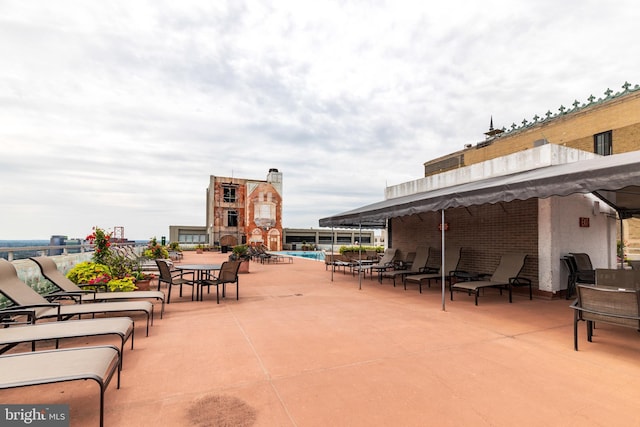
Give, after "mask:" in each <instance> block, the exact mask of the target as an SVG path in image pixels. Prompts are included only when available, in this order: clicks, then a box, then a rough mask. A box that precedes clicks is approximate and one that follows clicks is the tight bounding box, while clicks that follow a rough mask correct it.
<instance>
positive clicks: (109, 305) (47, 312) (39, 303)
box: [0, 259, 153, 336]
mask: <svg viewBox="0 0 640 427" xmlns="http://www.w3.org/2000/svg"><path fill="white" fill-rule="evenodd" d="M0 293H2V294H3V295H4V296H6V297H7V298H8V299H9V300H11V301H12V302H13V304H15V305H13V306H10V307H9V308H8V310H16V309H22V310H32V311H33V316H34V322H35V321H38V320H40V319H57V320H68V319H71V318H73V317H76V316H78V317H80V316H82V315H91V316H92V317H93V316H95V315H96V314H107V313H108V314H114V313H118V314H122V313H138V314H143V315H145V317H146V326H147V328H146V330H147V336H148V335H149V325H150V324H153V304H152V303H151V302H149V301H121V302H99V303H98V302H96V303H89V304H79V303H76V304H60V303H58V302H50V301H48V300H47V299H46V298H44V297H43V296H42V295H40V294H39V293H37V292H36V291H34V290H33V289H31V287H30V286H29V285H27V284H26V283H24V282H23V281H21V280H20V278H19V277H18V274H17V272H16V269H15V267H14V266H13V264H12V263H10V262H9V261H7V260H4V259H0ZM2 313H3V310H0V316H1V315H2Z"/></svg>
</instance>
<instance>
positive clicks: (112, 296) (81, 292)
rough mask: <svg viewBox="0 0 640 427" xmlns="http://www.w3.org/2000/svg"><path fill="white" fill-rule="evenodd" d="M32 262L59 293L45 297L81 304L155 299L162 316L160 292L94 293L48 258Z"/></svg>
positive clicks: (39, 258)
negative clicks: (66, 274) (80, 284)
mask: <svg viewBox="0 0 640 427" xmlns="http://www.w3.org/2000/svg"><path fill="white" fill-rule="evenodd" d="M30 259H31V260H32V261H33V262H35V263H36V264H38V267H40V272H42V275H43V276H44V278H45V279H47V280H48V281H50V282H51V283H52V284H53V285H55V286H57V287H58V288H59V289H60V291H61V292H54V293H52V294H49V295H47V297H50V296H51V297H53V296H56V295H59V296H61V297H63V296H70V297H75V298H79V299H80V302H81V303H85V302H97V301H122V300H134V299H155V300H157V301H160V302H161V303H162V306H161V307H162V308H161V309H160V318H161V319H162V315H163V314H164V292H161V291H135V292H96V291H94V290H90V289H82V288H81V287H79V286H78V285H76V284H75V283H73V282H72V281H71V280H69V279H68V278H66V277H65V275H64V274H62V273H61V272H60V271H59V270H58V267H57V266H56V263H55V261H53V259H51V258H49V257H45V256H40V257H31V258H30Z"/></svg>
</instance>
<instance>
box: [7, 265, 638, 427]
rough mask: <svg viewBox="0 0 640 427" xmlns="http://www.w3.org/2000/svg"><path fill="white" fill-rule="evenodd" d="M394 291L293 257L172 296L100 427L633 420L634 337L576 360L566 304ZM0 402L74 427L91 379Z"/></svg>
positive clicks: (607, 342)
mask: <svg viewBox="0 0 640 427" xmlns="http://www.w3.org/2000/svg"><path fill="white" fill-rule="evenodd" d="M224 259H226V254H219V253H204V254H195V253H187V254H186V256H185V259H184V260H183V262H182V263H183V264H186V263H195V262H197V263H205V262H211V263H219V262H221V261H223V260H224ZM391 283H392V282H391V281H389V280H386V281H385V282H384V283H383V284H379V283H378V282H377V281H376V280H369V278H368V277H367V278H366V279H364V280H363V281H362V290H358V278H357V276H356V277H352V276H351V275H350V274H343V273H342V272H336V273H334V281H333V282H332V281H331V272H330V271H325V266H324V263H322V262H317V261H312V260H305V259H301V258H296V259H295V261H294V263H293V264H264V265H263V264H259V263H256V262H252V263H251V272H250V273H249V274H245V275H242V276H241V279H240V299H239V300H238V301H236V300H235V292H234V290H233V289H231V290H230V291H229V290H228V294H227V298H226V299H224V300H222V301H221V303H220V304H219V305H218V304H216V302H215V295H213V294H212V295H206V294H205V296H204V299H205V300H204V301H203V302H192V301H191V296H190V290H187V292H186V294H185V296H184V297H183V298H177V292H175V293H174V294H173V295H172V297H173V298H172V302H171V304H169V305H168V306H167V307H166V312H165V315H164V319H160V318H159V316H156V320H155V323H154V326H153V327H152V328H151V333H150V336H149V337H145V336H144V326H143V322H137V325H136V329H137V331H136V338H135V349H134V350H133V351H131V350H130V349H129V348H128V347H127V349H126V350H125V351H126V354H125V358H124V368H123V371H122V386H121V388H120V389H119V390H117V389H116V387H115V382H114V383H113V384H111V385H110V386H109V388H108V390H107V392H106V398H105V425H108V426H187V425H202V426H204V425H212V426H218V425H229V426H242V425H247V426H249V425H252V426H300V427H302V426H305V427H306V426H329V425H333V426H363V427H364V426H426V425H439V426H440V425H443V426H447V425H450V426H462V425H474V426H514V425H518V426H540V425H547V426H560V425H562V426H570V425H582V426H584V425H595V426H631V425H640V411H639V410H638V408H639V407H640V386H639V384H640V339H639V336H638V332H636V331H633V330H628V329H624V328H616V327H613V326H608V325H604V324H603V325H599V326H598V329H596V331H595V336H594V342H593V343H588V342H587V341H586V333H585V326H584V324H581V325H580V331H579V332H580V337H579V345H580V351H578V352H576V351H574V350H573V311H572V310H571V309H569V304H570V301H566V300H564V299H558V300H542V299H535V298H534V300H533V301H529V299H528V296H524V295H523V294H516V295H514V302H513V304H509V303H508V300H507V296H506V295H503V296H500V295H499V294H498V292H497V291H492V290H489V291H487V292H486V294H485V295H484V296H481V297H480V300H479V305H478V306H475V305H474V303H473V297H468V296H466V295H464V294H456V295H455V300H454V301H452V302H451V301H449V296H448V294H447V300H446V304H447V310H446V311H442V310H441V293H440V290H439V288H431V289H427V290H423V293H422V294H419V293H418V290H417V287H415V286H414V287H410V288H408V290H407V291H404V290H403V288H402V287H401V286H400V287H396V288H394V287H393V286H392V284H391ZM214 289H215V288H214ZM176 290H177V288H176V289H174V291H176ZM186 295H188V296H186ZM157 309H158V310H159V307H157ZM97 342H100V341H99V340H95V339H83V340H80V339H78V340H68V341H65V342H63V343H62V347H70V346H73V345H86V344H93V343H97ZM103 342H104V341H103ZM46 347H47V346H46V345H40V346H39V348H46ZM20 349H21V350H22V351H27V350H28V346H27V347H21V348H20ZM16 350H17V349H16ZM16 350H13V351H16ZM0 402H2V403H5V404H8V403H22V404H36V403H38V404H43V403H44V404H63V403H69V404H71V410H70V412H71V413H70V415H71V425H72V426H90V425H98V390H97V386H96V385H95V384H93V383H90V382H74V383H65V384H54V385H47V386H38V387H28V388H23V389H15V390H10V391H0Z"/></svg>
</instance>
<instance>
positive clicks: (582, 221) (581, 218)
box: [580, 216, 589, 227]
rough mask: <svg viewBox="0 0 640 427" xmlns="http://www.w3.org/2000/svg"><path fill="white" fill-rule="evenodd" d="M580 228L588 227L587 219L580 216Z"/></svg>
mask: <svg viewBox="0 0 640 427" xmlns="http://www.w3.org/2000/svg"><path fill="white" fill-rule="evenodd" d="M580 227H589V218H587V217H583V216H581V217H580Z"/></svg>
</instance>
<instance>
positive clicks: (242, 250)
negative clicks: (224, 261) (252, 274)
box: [229, 245, 251, 273]
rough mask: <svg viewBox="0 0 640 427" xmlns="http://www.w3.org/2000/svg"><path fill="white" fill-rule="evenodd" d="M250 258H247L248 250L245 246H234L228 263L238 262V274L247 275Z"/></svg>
mask: <svg viewBox="0 0 640 427" xmlns="http://www.w3.org/2000/svg"><path fill="white" fill-rule="evenodd" d="M250 259H251V257H250V256H249V248H248V247H247V245H236V246H234V247H233V249H232V251H231V255H229V261H236V260H239V261H240V269H239V270H238V273H248V272H249V260H250Z"/></svg>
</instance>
